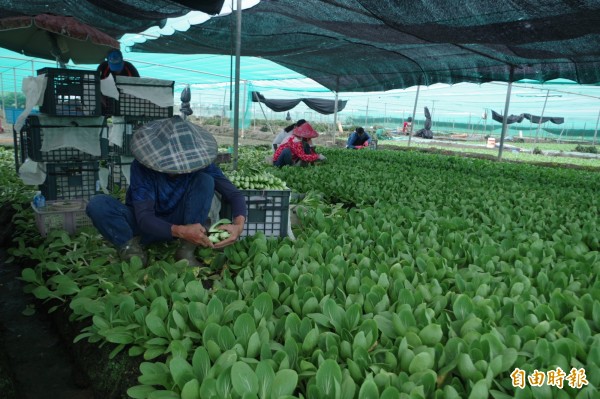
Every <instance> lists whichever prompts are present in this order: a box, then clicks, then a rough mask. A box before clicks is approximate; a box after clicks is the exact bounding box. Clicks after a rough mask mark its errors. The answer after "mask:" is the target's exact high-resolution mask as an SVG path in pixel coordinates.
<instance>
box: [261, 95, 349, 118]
mask: <svg viewBox="0 0 600 399" xmlns="http://www.w3.org/2000/svg"><path fill="white" fill-rule="evenodd" d="M252 102H261V103H263V104H265V105H266V106H267V107H269V109H271V110H273V111H275V112H284V111H289V110H290V109H293V108H294V107H295V106H296V105H298V104H300V102H303V103H304V104H306V106H307V107H308V108H310V109H312V110H313V111H316V112H318V113H320V114H324V115H331V114H333V113H334V112H336V109H335V100H325V99H322V98H296V99H291V100H288V99H283V100H281V99H280V100H269V99H267V98H265V96H263V95H262V94H260V93H259V92H257V91H253V92H252ZM347 102H348V101H347V100H338V108H337V112H340V111H342V110H343V109H344V108H345V107H346V103H347Z"/></svg>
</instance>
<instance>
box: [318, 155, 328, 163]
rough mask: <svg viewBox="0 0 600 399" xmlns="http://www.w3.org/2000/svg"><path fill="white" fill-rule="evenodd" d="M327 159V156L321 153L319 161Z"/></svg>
mask: <svg viewBox="0 0 600 399" xmlns="http://www.w3.org/2000/svg"><path fill="white" fill-rule="evenodd" d="M326 159H327V158H325V155H323V154H319V161H324V160H326Z"/></svg>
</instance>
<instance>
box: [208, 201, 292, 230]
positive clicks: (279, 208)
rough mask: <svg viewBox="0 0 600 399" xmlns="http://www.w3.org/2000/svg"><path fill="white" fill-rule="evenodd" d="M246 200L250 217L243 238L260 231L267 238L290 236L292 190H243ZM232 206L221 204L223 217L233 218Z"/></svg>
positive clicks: (225, 203) (247, 219)
mask: <svg viewBox="0 0 600 399" xmlns="http://www.w3.org/2000/svg"><path fill="white" fill-rule="evenodd" d="M241 191H242V193H243V194H244V197H245V198H246V209H247V211H248V216H247V218H246V225H245V226H244V232H243V233H242V237H245V236H252V235H254V234H256V233H257V232H259V231H262V232H263V233H265V235H266V236H267V237H286V236H287V234H288V223H289V211H290V193H291V191H290V190H241ZM231 212H232V210H231V204H229V203H227V202H222V203H221V214H220V215H221V217H222V218H228V219H231V218H232V217H233V215H232V213H231Z"/></svg>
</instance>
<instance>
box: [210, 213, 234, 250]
mask: <svg viewBox="0 0 600 399" xmlns="http://www.w3.org/2000/svg"><path fill="white" fill-rule="evenodd" d="M226 224H231V220H229V219H221V220H219V221H217V222H216V223H214V224H213V225H212V226H210V228H209V229H208V239H209V240H210V242H212V243H213V244H216V243H218V242H221V241H223V240H225V239H227V238H229V237H230V236H231V234H230V233H229V232H228V231H226V230H221V229H219V226H223V225H226Z"/></svg>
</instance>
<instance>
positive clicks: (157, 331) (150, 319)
mask: <svg viewBox="0 0 600 399" xmlns="http://www.w3.org/2000/svg"><path fill="white" fill-rule="evenodd" d="M146 327H148V329H149V330H150V331H151V332H152V333H153V334H154V335H156V336H159V337H163V338H170V336H169V333H167V329H166V327H165V322H164V321H163V319H161V318H160V317H158V316H157V315H155V314H153V313H149V314H148V315H147V316H146Z"/></svg>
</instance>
